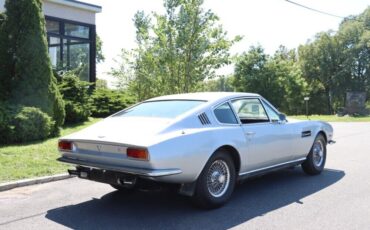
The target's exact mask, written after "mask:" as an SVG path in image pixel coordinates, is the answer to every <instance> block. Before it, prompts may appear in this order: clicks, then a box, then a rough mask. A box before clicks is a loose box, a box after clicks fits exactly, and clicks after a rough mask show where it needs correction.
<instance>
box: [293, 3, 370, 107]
mask: <svg viewBox="0 0 370 230" xmlns="http://www.w3.org/2000/svg"><path fill="white" fill-rule="evenodd" d="M369 25H370V7H368V8H367V9H366V10H365V11H364V12H363V13H362V14H360V15H358V16H353V17H349V18H346V19H344V20H343V22H342V23H341V25H340V27H339V30H338V31H337V32H336V33H334V32H324V33H319V34H317V35H316V38H315V39H314V40H313V41H312V42H310V43H308V44H306V45H304V46H300V47H299V57H300V60H299V62H300V68H301V70H302V72H303V76H304V77H305V79H306V80H307V82H308V84H309V86H310V95H311V97H312V100H310V111H312V112H314V113H320V114H322V113H326V114H332V113H333V112H334V111H336V110H337V109H338V108H340V107H344V106H345V101H346V100H345V99H346V92H347V91H357V92H358V91H360V92H361V91H362V92H367V94H368V95H370V49H369V47H370V27H369Z"/></svg>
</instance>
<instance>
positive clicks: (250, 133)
mask: <svg viewBox="0 0 370 230" xmlns="http://www.w3.org/2000/svg"><path fill="white" fill-rule="evenodd" d="M254 134H256V133H255V132H246V133H245V135H247V136H253V135H254Z"/></svg>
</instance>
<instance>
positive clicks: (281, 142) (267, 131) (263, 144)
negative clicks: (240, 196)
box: [231, 98, 292, 172]
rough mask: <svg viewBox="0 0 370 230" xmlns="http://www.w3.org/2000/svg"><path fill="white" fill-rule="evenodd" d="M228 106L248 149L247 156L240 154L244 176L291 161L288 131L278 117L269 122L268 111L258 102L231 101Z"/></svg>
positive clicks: (253, 100)
mask: <svg viewBox="0 0 370 230" xmlns="http://www.w3.org/2000/svg"><path fill="white" fill-rule="evenodd" d="M231 104H232V107H233V109H234V111H235V113H236V114H237V116H238V118H239V120H240V122H241V126H242V129H243V132H244V134H245V140H246V144H247V146H248V148H247V153H245V154H243V155H244V157H246V159H245V162H246V167H245V169H246V171H247V172H248V171H253V170H258V169H262V168H266V167H269V166H273V165H276V164H281V163H284V162H287V161H289V160H291V157H292V155H291V146H290V141H289V139H290V131H289V128H287V126H286V125H285V122H284V121H280V120H279V115H278V114H276V116H277V117H274V118H273V119H270V118H269V116H268V115H267V111H269V109H267V110H266V109H265V107H264V106H263V105H262V102H261V100H260V99H259V98H240V99H235V100H232V101H231ZM270 109H271V108H270ZM270 112H271V111H269V113H270ZM270 116H273V114H272V113H271V115H270ZM276 119H277V120H276Z"/></svg>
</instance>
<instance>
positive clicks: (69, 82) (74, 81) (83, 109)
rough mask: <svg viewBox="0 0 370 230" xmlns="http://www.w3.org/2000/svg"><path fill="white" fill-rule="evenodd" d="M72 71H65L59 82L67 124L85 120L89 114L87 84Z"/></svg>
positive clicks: (88, 84)
mask: <svg viewBox="0 0 370 230" xmlns="http://www.w3.org/2000/svg"><path fill="white" fill-rule="evenodd" d="M90 85H91V84H90V83H88V82H85V81H81V80H80V79H79V78H78V77H76V76H75V75H73V74H72V73H66V74H65V75H63V77H62V78H61V81H60V82H59V85H58V86H59V91H60V92H61V94H62V95H63V99H64V103H65V111H66V118H65V122H66V123H69V124H73V123H77V122H82V121H87V120H88V118H89V116H90V115H91V108H90V104H89V97H90V96H89V86H90Z"/></svg>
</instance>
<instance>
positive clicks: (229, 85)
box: [197, 76, 234, 92]
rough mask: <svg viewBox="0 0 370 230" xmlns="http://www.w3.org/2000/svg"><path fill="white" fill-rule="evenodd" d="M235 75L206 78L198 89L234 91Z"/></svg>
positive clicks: (205, 90)
mask: <svg viewBox="0 0 370 230" xmlns="http://www.w3.org/2000/svg"><path fill="white" fill-rule="evenodd" d="M233 82H234V77H233V76H227V77H225V76H220V77H218V78H214V79H210V80H205V81H204V82H203V83H202V84H200V86H199V89H198V90H197V91H203V92H233V91H234V87H233Z"/></svg>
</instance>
